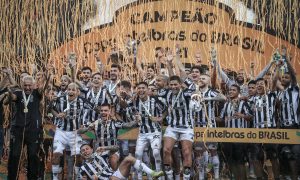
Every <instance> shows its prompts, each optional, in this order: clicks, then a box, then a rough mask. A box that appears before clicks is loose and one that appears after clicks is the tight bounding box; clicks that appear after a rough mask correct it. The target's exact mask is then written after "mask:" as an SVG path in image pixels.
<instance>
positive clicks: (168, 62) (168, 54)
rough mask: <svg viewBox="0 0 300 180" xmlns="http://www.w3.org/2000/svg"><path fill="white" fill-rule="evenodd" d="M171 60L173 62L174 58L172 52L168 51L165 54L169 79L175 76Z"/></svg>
mask: <svg viewBox="0 0 300 180" xmlns="http://www.w3.org/2000/svg"><path fill="white" fill-rule="evenodd" d="M173 60H174V56H173V54H172V52H171V51H169V52H168V53H167V69H168V72H169V76H170V77H171V76H174V75H175V74H174V72H173Z"/></svg>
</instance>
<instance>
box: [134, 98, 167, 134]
mask: <svg viewBox="0 0 300 180" xmlns="http://www.w3.org/2000/svg"><path fill="white" fill-rule="evenodd" d="M130 106H133V108H135V109H136V111H137V112H138V113H139V114H140V115H141V118H142V120H141V122H140V123H139V127H140V133H153V132H161V124H160V123H159V122H153V121H151V116H152V117H162V114H163V113H164V111H165V110H166V109H165V106H164V104H163V103H162V102H161V101H160V100H158V98H157V97H155V96H151V97H148V99H147V100H146V101H145V102H143V101H142V100H141V99H139V98H137V99H136V100H135V101H133V104H132V105H130Z"/></svg>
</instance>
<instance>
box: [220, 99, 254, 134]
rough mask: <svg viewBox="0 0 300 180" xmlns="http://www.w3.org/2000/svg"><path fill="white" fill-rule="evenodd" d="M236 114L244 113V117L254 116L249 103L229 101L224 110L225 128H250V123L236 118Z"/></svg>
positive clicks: (222, 113) (222, 114)
mask: <svg viewBox="0 0 300 180" xmlns="http://www.w3.org/2000/svg"><path fill="white" fill-rule="evenodd" d="M235 113H242V114H244V115H247V116H249V115H252V111H251V109H250V106H249V104H248V103H247V102H245V101H242V100H237V101H227V102H226V103H225V105H224V107H223V109H222V112H221V116H220V117H221V118H222V119H224V120H225V127H227V128H248V127H249V122H247V121H246V120H245V119H244V118H236V117H234V114H235Z"/></svg>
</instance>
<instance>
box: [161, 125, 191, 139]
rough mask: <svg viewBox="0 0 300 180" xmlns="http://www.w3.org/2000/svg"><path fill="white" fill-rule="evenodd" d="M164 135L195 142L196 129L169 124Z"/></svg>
mask: <svg viewBox="0 0 300 180" xmlns="http://www.w3.org/2000/svg"><path fill="white" fill-rule="evenodd" d="M164 137H170V138H172V139H175V140H177V141H183V140H187V141H191V142H194V129H191V128H175V127H170V126H168V127H167V128H166V131H165V134H164Z"/></svg>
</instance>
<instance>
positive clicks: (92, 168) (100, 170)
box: [79, 151, 114, 180]
mask: <svg viewBox="0 0 300 180" xmlns="http://www.w3.org/2000/svg"><path fill="white" fill-rule="evenodd" d="M109 155H110V154H109V152H108V151H105V152H103V153H102V154H101V155H100V154H97V153H94V154H93V155H92V160H91V161H85V162H84V163H83V165H82V166H81V167H80V169H79V176H80V179H83V177H84V176H87V178H88V179H89V180H94V177H93V176H94V175H96V176H97V177H98V179H101V180H102V179H103V180H109V179H110V177H111V176H112V175H113V173H114V171H113V170H112V168H111V167H110V165H109Z"/></svg>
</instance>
